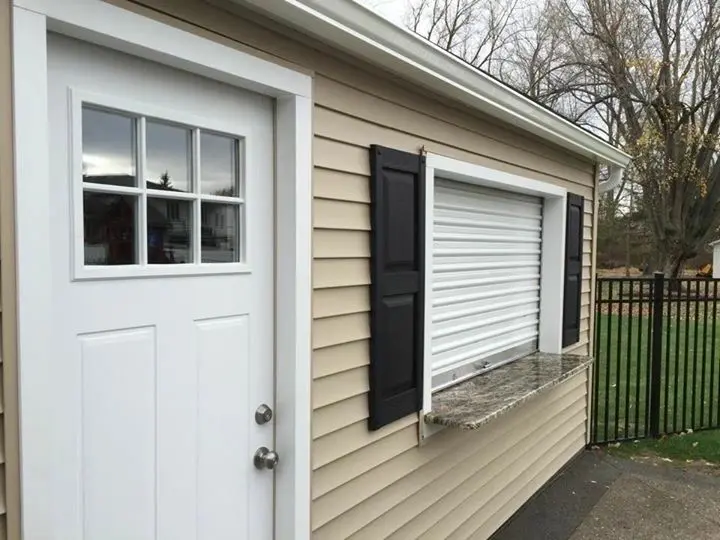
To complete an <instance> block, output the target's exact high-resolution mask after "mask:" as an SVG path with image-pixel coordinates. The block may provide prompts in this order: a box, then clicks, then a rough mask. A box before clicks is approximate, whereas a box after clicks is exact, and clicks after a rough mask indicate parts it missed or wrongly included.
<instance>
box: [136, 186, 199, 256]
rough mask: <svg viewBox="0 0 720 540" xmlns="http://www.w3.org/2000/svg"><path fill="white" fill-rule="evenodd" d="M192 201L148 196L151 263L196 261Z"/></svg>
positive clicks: (149, 253)
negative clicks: (194, 256)
mask: <svg viewBox="0 0 720 540" xmlns="http://www.w3.org/2000/svg"><path fill="white" fill-rule="evenodd" d="M191 239H192V202H190V201H177V200H173V199H160V198H157V197H148V199H147V245H148V263H150V264H181V263H189V262H192V240H191Z"/></svg>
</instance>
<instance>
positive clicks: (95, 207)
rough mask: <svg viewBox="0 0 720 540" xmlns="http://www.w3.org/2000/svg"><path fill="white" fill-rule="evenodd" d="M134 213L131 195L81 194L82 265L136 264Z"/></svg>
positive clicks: (135, 200) (135, 204) (134, 199)
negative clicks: (83, 259)
mask: <svg viewBox="0 0 720 540" xmlns="http://www.w3.org/2000/svg"><path fill="white" fill-rule="evenodd" d="M136 212H137V198H136V197H135V196H133V195H114V194H110V193H93V192H89V191H86V192H85V193H84V194H83V218H84V232H85V264H87V265H113V264H135V263H137V249H136V245H137V235H136V234H135V227H136V225H135V224H136V221H135V215H136Z"/></svg>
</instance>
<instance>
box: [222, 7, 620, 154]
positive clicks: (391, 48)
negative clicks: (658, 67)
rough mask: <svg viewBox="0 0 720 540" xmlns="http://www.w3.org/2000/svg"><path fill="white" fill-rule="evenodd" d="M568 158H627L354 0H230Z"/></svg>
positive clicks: (518, 93) (601, 141)
mask: <svg viewBox="0 0 720 540" xmlns="http://www.w3.org/2000/svg"><path fill="white" fill-rule="evenodd" d="M233 1H234V2H235V3H237V4H246V5H251V6H252V7H253V8H254V9H255V10H259V11H261V12H265V13H266V14H268V15H270V16H271V17H272V18H273V19H276V20H279V21H281V22H283V23H285V24H287V25H289V26H292V27H294V28H296V29H298V30H299V31H301V32H303V33H306V34H310V35H313V36H314V37H316V38H317V39H319V40H321V41H324V42H326V43H329V44H331V45H333V46H335V47H338V48H340V49H342V50H344V51H345V52H349V53H350V54H352V55H354V56H357V57H360V58H363V59H365V60H366V61H368V62H370V63H372V64H375V65H380V66H382V67H383V68H385V69H387V70H389V71H391V72H393V73H396V74H398V75H400V76H402V77H403V79H406V80H408V81H411V82H413V83H416V84H419V85H422V86H424V87H426V88H429V89H431V90H433V91H434V92H436V93H438V94H440V95H445V96H447V97H449V98H451V99H454V100H457V101H460V102H462V103H465V104H466V105H469V106H471V107H473V108H475V109H477V110H480V111H482V112H483V113H485V114H488V115H490V116H493V117H495V118H498V119H500V120H503V121H505V122H507V123H510V124H512V125H514V126H516V127H518V128H519V129H521V130H524V131H527V132H530V133H532V134H534V135H537V136H539V137H541V138H542V139H545V140H547V141H551V142H553V143H555V144H557V145H559V146H561V147H563V148H566V149H568V150H570V151H572V152H575V153H578V154H581V155H583V156H586V157H588V158H591V159H593V160H594V161H596V162H597V163H606V164H609V165H616V166H619V167H621V168H624V167H626V166H627V165H628V163H629V162H630V160H631V159H632V158H631V156H630V155H628V154H626V153H625V152H623V151H621V150H619V149H618V148H616V147H614V146H612V145H611V144H609V143H607V142H605V141H603V140H601V139H600V138H598V137H595V136H594V135H592V134H590V133H589V132H587V131H585V130H583V129H582V128H580V127H579V126H577V125H575V124H573V123H572V122H570V121H569V120H566V119H564V118H562V117H561V116H559V115H557V114H555V113H553V112H552V111H550V110H549V109H547V108H545V107H543V106H541V105H539V104H537V103H535V102H534V101H532V100H531V99H529V98H527V97H526V96H524V95H522V94H521V93H520V92H517V91H515V90H513V89H512V88H510V87H508V86H506V85H504V84H502V83H501V82H499V81H497V80H496V79H494V78H492V77H490V76H489V75H487V74H485V73H483V72H482V71H480V70H478V69H476V68H474V67H472V66H471V65H469V64H467V63H466V62H464V61H462V60H460V59H459V58H457V57H455V56H453V55H452V54H450V53H448V52H446V51H444V50H443V49H441V48H440V47H437V46H436V45H434V44H432V43H430V42H429V41H427V40H425V39H423V38H421V37H420V36H418V35H416V34H414V33H413V32H411V31H410V30H407V29H404V28H401V27H399V26H396V25H394V24H393V23H391V22H390V21H388V20H386V19H384V18H383V17H381V16H379V15H377V14H375V13H373V12H372V11H371V10H369V9H367V8H366V7H364V6H362V5H360V4H357V3H356V2H354V1H352V0H233Z"/></svg>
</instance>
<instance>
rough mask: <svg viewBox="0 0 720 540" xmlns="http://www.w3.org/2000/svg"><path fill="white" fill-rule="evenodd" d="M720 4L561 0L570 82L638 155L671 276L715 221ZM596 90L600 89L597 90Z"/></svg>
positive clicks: (662, 265) (637, 167)
mask: <svg viewBox="0 0 720 540" xmlns="http://www.w3.org/2000/svg"><path fill="white" fill-rule="evenodd" d="M719 7H720V2H718V0H576V1H573V0H563V8H564V9H563V11H564V17H563V19H564V20H566V21H568V23H569V26H568V28H567V29H566V30H565V31H566V32H568V33H567V37H566V38H565V42H567V43H570V44H572V48H573V53H574V56H575V60H576V63H577V66H578V67H581V68H582V69H584V71H585V73H586V74H587V77H588V78H590V79H593V80H596V81H598V82H600V83H601V84H600V86H590V85H588V86H587V87H586V88H582V87H581V88H579V89H575V92H576V95H577V96H578V99H585V100H586V101H587V102H589V103H591V104H593V112H595V113H597V111H603V112H604V113H606V114H607V115H608V118H609V120H610V121H611V122H612V125H613V126H614V128H615V131H616V140H615V142H618V143H620V144H622V145H623V146H624V147H625V148H626V149H627V150H628V151H629V152H630V153H631V154H633V155H634V156H635V160H634V165H633V168H632V170H631V171H630V177H631V179H632V181H633V182H635V183H637V184H638V185H639V187H640V197H639V204H640V206H641V208H642V211H643V213H644V215H645V217H646V219H647V223H648V226H649V227H650V229H651V231H652V237H653V239H654V244H655V245H654V248H655V254H656V257H655V261H654V264H655V266H656V268H659V269H663V270H665V272H666V273H668V274H670V275H677V274H678V273H679V272H680V271H681V270H682V268H683V265H684V263H685V261H687V260H688V259H691V258H693V257H695V256H696V255H697V254H698V253H699V252H700V250H701V249H702V247H703V246H704V245H705V244H706V243H707V241H708V240H710V239H711V237H712V236H713V235H715V234H716V232H717V229H718V226H719V225H720V161H719V160H718V150H719V149H720V146H719V144H720V99H719V94H718V85H719V84H720V63H718V62H717V59H718V58H720V9H718V8H719ZM598 89H602V91H600V92H598Z"/></svg>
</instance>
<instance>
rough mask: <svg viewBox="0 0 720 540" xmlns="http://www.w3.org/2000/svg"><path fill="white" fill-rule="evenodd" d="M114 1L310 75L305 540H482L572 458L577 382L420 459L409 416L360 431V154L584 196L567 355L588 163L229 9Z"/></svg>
mask: <svg viewBox="0 0 720 540" xmlns="http://www.w3.org/2000/svg"><path fill="white" fill-rule="evenodd" d="M112 1H113V3H115V4H118V5H122V6H124V7H127V8H129V9H133V10H136V11H139V12H141V13H143V14H146V15H148V16H151V17H154V18H157V19H160V20H163V21H166V22H168V23H170V24H174V25H177V26H178V27H180V28H184V29H186V30H189V31H192V32H196V33H198V34H200V35H203V36H206V37H209V38H211V39H216V40H218V41H219V42H222V43H224V44H226V45H229V46H233V47H237V48H240V49H242V50H245V51H250V52H252V53H255V54H258V55H260V56H263V57H265V58H271V59H275V60H277V61H278V62H280V63H283V64H285V65H296V66H299V67H300V69H302V70H305V71H307V72H311V73H312V74H313V76H314V81H315V85H314V99H315V109H314V118H313V123H314V131H315V137H314V143H313V159H314V174H313V192H314V204H313V225H314V233H313V245H312V249H313V257H314V260H313V267H312V282H313V290H314V292H313V307H312V317H313V325H312V346H313V354H312V363H313V366H312V369H313V385H312V407H313V416H312V427H311V429H312V436H313V443H312V457H311V462H312V465H311V466H312V499H313V503H312V515H311V522H312V529H313V536H314V538H316V539H331V540H340V539H344V538H358V539H360V538H366V539H372V540H376V539H381V538H399V539H414V538H428V539H438V538H487V537H488V536H489V535H490V534H491V533H492V532H493V531H494V530H496V529H497V528H498V527H499V526H500V525H501V524H502V522H503V521H504V520H505V519H507V517H508V516H510V515H511V514H512V513H513V512H514V511H515V510H516V509H517V508H519V507H520V505H522V504H523V502H525V501H526V500H527V499H528V498H529V497H530V496H531V495H532V493H533V492H534V490H536V489H537V488H538V487H539V486H540V485H542V484H543V483H544V482H545V481H547V480H548V479H549V478H550V477H551V476H552V475H553V474H555V473H556V472H557V471H558V470H559V469H560V467H562V465H563V464H564V463H566V462H567V461H568V459H570V458H571V457H572V456H573V455H574V454H575V453H577V452H578V451H580V450H581V449H582V447H583V445H584V443H585V437H586V416H587V415H586V411H587V381H588V379H587V374H586V373H582V374H579V375H577V376H575V377H573V378H571V379H569V380H568V381H565V382H564V383H562V384H560V385H558V386H556V387H555V388H553V389H552V390H550V391H547V392H546V393H544V394H542V395H540V396H538V397H537V398H535V399H533V400H532V401H530V402H529V403H527V404H525V405H523V406H521V407H519V408H517V409H515V410H513V411H511V412H509V413H508V414H507V415H505V416H504V417H503V418H502V420H498V421H496V422H492V423H490V424H488V425H487V426H484V427H483V428H482V429H480V430H478V431H476V432H471V433H460V432H457V431H454V430H452V429H445V430H443V431H441V432H439V433H437V434H436V435H434V436H432V437H431V438H430V439H429V440H428V441H427V443H426V444H425V445H423V446H419V445H418V418H417V415H411V416H408V417H406V418H403V419H401V420H399V421H397V422H394V423H392V424H390V425H388V426H385V427H383V428H381V429H379V430H377V431H373V432H371V431H368V429H367V417H368V410H367V392H368V377H367V365H368V363H369V338H370V326H369V284H370V265H369V246H370V233H369V231H370V208H369V202H370V189H369V173H370V170H369V169H370V166H369V147H370V145H371V144H380V145H384V146H389V147H393V148H397V149H400V150H406V151H410V152H419V151H421V149H424V150H426V151H428V152H434V153H438V154H442V155H446V156H450V157H454V158H458V159H462V160H466V161H470V162H473V163H477V164H480V165H484V166H487V167H492V168H495V169H499V170H502V171H506V172H510V173H514V174H518V175H522V176H528V177H531V178H534V179H537V180H542V181H546V182H551V183H553V184H556V185H559V186H562V187H565V188H567V189H568V190H569V191H571V192H573V193H577V194H579V195H582V196H583V197H585V216H584V217H585V230H584V235H583V238H584V242H583V250H584V256H583V274H582V279H583V281H582V290H583V295H582V302H581V303H582V317H583V318H582V321H581V336H580V342H579V343H578V344H576V345H573V346H571V347H569V348H568V351H573V352H577V353H587V352H588V349H589V346H588V344H589V337H590V311H591V310H590V307H591V275H592V259H593V256H592V250H593V244H594V241H595V234H594V229H593V208H594V206H595V204H594V199H595V188H594V166H593V164H592V163H590V162H588V161H586V160H584V159H583V158H580V157H578V156H575V155H572V154H570V153H568V152H566V151H564V150H562V149H559V148H556V147H553V146H550V145H548V144H546V143H544V142H542V141H540V140H537V139H535V138H532V137H529V136H526V135H523V134H520V133H518V132H515V131H513V130H512V129H511V128H509V127H508V126H502V125H499V124H498V122H497V121H495V120H492V119H488V118H486V117H483V116H482V115H480V114H478V113H476V112H474V111H471V110H469V109H468V108H466V107H464V106H460V105H458V106H449V105H448V104H447V100H443V101H440V100H438V99H436V98H435V97H434V96H433V95H432V94H431V93H429V92H426V91H424V90H422V89H418V88H417V87H416V86H413V85H405V84H403V83H402V81H398V80H397V78H396V77H390V76H385V75H383V74H382V73H381V72H379V71H378V70H377V69H375V68H372V67H369V66H366V65H364V64H363V63H362V62H360V61H359V60H355V59H353V58H350V57H347V56H344V55H343V54H341V53H338V52H336V51H330V50H328V47H327V46H325V45H323V44H321V43H319V42H314V41H313V40H311V39H309V38H307V37H304V36H300V35H299V34H297V33H296V32H294V31H292V30H289V29H285V28H282V27H279V26H278V25H277V24H276V23H273V22H272V21H269V20H267V19H264V18H263V17H261V16H259V15H257V14H250V13H245V12H242V11H241V8H239V7H237V6H233V5H231V4H230V3H229V2H223V1H222V0H213V2H212V5H211V4H208V3H205V2H201V1H199V0H186V1H184V2H177V1H175V0H136V1H133V2H128V1H125V0H112ZM143 6H145V7H143ZM146 8H150V9H146ZM309 315H310V314H309Z"/></svg>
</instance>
